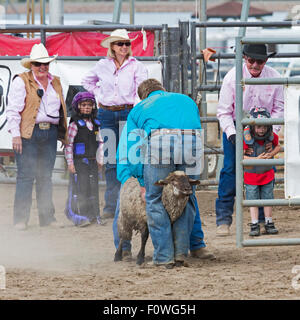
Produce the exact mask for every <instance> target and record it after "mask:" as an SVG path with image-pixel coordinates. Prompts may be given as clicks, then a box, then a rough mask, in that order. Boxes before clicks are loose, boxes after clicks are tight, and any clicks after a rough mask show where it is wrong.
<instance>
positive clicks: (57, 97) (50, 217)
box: [6, 44, 67, 230]
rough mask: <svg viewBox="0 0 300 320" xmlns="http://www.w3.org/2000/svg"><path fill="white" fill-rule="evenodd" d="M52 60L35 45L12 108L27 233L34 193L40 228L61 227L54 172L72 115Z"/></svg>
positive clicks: (17, 220) (20, 210)
mask: <svg viewBox="0 0 300 320" xmlns="http://www.w3.org/2000/svg"><path fill="white" fill-rule="evenodd" d="M56 57H57V56H53V57H50V56H49V54H48V52H47V50H46V48H45V47H44V45H43V44H35V45H34V46H33V47H32V49H31V52H30V57H29V58H24V59H22V60H21V65H22V66H23V67H25V68H27V69H30V70H29V71H26V72H23V73H21V74H19V75H17V76H16V77H15V78H14V80H13V82H12V85H11V89H10V91H9V95H8V105H7V109H6V116H7V125H8V131H9V132H10V133H11V135H12V147H13V150H14V152H15V157H16V162H17V183H16V193H15V201H14V225H15V228H16V229H18V230H25V229H26V228H27V224H28V221H29V216H30V208H31V203H32V188H33V183H34V181H35V182H36V199H37V207H38V214H39V223H40V226H47V225H52V226H55V225H57V221H56V219H55V217H54V206H53V202H52V181H51V176H52V170H53V167H54V163H55V159H56V150H57V140H60V141H62V143H66V138H67V121H66V119H67V113H66V106H65V102H64V97H63V93H62V87H61V83H60V80H59V78H58V77H56V76H52V75H51V74H50V73H49V63H50V62H52V61H53V60H55V59H56Z"/></svg>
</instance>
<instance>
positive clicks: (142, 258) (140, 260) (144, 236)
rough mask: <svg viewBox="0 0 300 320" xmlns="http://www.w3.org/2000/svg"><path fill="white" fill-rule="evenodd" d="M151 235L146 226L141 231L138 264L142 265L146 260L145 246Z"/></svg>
mask: <svg viewBox="0 0 300 320" xmlns="http://www.w3.org/2000/svg"><path fill="white" fill-rule="evenodd" d="M148 237H149V229H148V228H145V229H144V231H143V232H142V233H141V249H140V251H139V253H138V255H137V259H136V264H138V265H141V264H142V263H144V261H145V247H146V243H147V240H148Z"/></svg>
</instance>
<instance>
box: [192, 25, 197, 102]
mask: <svg viewBox="0 0 300 320" xmlns="http://www.w3.org/2000/svg"><path fill="white" fill-rule="evenodd" d="M196 61H197V59H196V24H195V22H192V23H191V87H192V88H191V92H192V99H193V100H194V101H196V99H197V88H196V87H197V69H196Z"/></svg>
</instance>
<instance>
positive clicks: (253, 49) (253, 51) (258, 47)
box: [243, 44, 276, 60]
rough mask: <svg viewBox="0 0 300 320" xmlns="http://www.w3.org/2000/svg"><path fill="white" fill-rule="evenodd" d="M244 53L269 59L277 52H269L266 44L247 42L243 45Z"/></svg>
mask: <svg viewBox="0 0 300 320" xmlns="http://www.w3.org/2000/svg"><path fill="white" fill-rule="evenodd" d="M243 54H244V55H245V56H247V57H250V58H253V59H260V60H267V59H268V58H270V57H273V56H274V55H275V54H276V52H273V53H269V54H268V53H267V46H266V45H265V44H245V45H244V47H243Z"/></svg>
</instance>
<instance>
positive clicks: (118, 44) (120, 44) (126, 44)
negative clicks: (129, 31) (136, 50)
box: [114, 41, 131, 47]
mask: <svg viewBox="0 0 300 320" xmlns="http://www.w3.org/2000/svg"><path fill="white" fill-rule="evenodd" d="M114 44H115V45H117V46H118V47H123V46H124V44H125V46H126V47H130V46H131V42H128V41H127V42H122V41H118V42H114Z"/></svg>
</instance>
